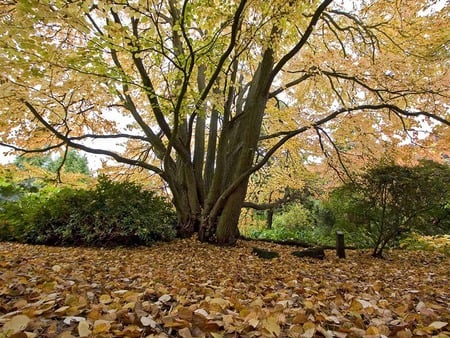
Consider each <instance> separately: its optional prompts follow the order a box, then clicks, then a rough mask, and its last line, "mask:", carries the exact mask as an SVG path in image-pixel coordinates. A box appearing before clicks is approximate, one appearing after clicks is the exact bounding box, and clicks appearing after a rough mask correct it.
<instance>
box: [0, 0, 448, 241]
mask: <svg viewBox="0 0 450 338" xmlns="http://www.w3.org/2000/svg"><path fill="white" fill-rule="evenodd" d="M343 3H347V5H346V6H344V5H343ZM433 3H435V1H427V0H414V1H408V3H399V2H394V1H388V0H373V1H370V0H368V1H355V2H354V4H353V5H352V6H348V2H346V1H344V2H341V1H339V2H336V3H334V2H333V1H332V0H322V1H316V0H312V1H296V0H292V1H280V0H268V1H266V0H264V1H262V0H231V1H204V0H194V1H193V0H159V1H156V0H145V1H144V0H117V1H94V0H83V1H81V0H71V1H68V0H67V1H64V0H58V1H53V0H52V1H50V0H9V1H3V2H2V4H1V5H0V13H1V18H0V20H1V21H0V22H1V26H0V41H1V42H0V64H1V65H2V67H1V73H0V76H1V83H2V85H1V95H0V96H1V97H0V112H1V121H0V128H1V129H0V137H1V145H6V146H9V147H10V148H12V149H13V150H16V151H46V150H52V149H54V148H58V147H71V148H76V149H80V150H83V151H86V152H90V153H95V154H103V155H107V156H110V157H111V158H112V159H114V160H116V161H118V162H121V163H123V164H126V165H129V166H132V167H141V168H143V169H145V170H149V171H152V172H154V173H156V174H158V175H159V176H160V177H161V178H162V179H163V180H164V181H165V182H166V183H167V185H168V186H169V187H170V191H171V194H172V196H173V202H174V204H175V207H176V209H177V213H178V218H179V227H180V228H179V230H180V233H182V234H191V233H193V232H195V231H198V233H199V237H200V239H201V240H204V241H212V242H217V243H219V244H233V243H234V242H235V241H236V238H237V235H238V229H237V224H238V219H239V214H240V209H241V206H242V204H243V202H244V199H245V196H246V191H247V186H248V182H249V177H250V175H251V174H252V173H254V172H256V171H257V170H259V169H260V168H262V167H263V166H264V165H265V164H266V163H267V162H268V161H269V159H270V158H271V157H272V156H273V155H274V154H275V152H276V151H277V150H278V151H279V150H280V148H282V147H283V146H284V145H285V144H286V142H287V141H288V140H290V139H293V138H296V137H298V136H299V135H300V136H302V137H301V140H303V141H302V143H300V145H299V146H302V145H304V147H305V149H306V148H307V147H309V146H310V144H311V143H314V142H315V143H316V144H319V145H320V147H321V148H322V150H323V152H324V153H325V154H329V153H330V151H334V150H340V151H345V149H346V147H349V146H353V145H354V142H356V141H353V140H356V139H357V140H358V141H361V140H362V136H363V135H366V136H367V137H368V138H369V141H365V142H366V144H370V143H372V144H374V145H377V144H379V143H380V142H383V141H386V139H391V140H393V141H395V140H396V139H397V138H398V137H399V135H400V134H399V130H403V131H405V132H408V131H411V129H413V128H415V127H416V126H418V125H420V123H427V122H429V121H430V120H433V121H434V122H431V123H429V125H430V126H436V125H437V126H438V127H439V125H448V124H449V122H448V105H447V104H448V95H449V88H448V84H449V76H448V69H447V67H448V50H449V49H448V48H449V46H448V31H450V29H448V20H447V17H448V9H449V7H448V4H447V5H446V7H444V8H439V3H438V4H437V5H434V6H432V4H433ZM443 3H445V1H444V2H443ZM441 7H442V6H441ZM381 135H383V137H381ZM403 136H404V135H403ZM370 137H372V140H370ZM377 139H378V141H376V140H377ZM99 140H100V141H102V143H101V144H103V145H104V144H105V141H107V140H108V141H110V142H111V143H112V144H116V143H118V142H120V145H121V146H117V147H116V148H115V149H113V148H111V147H110V148H105V147H103V148H102V147H101V146H100V143H99V142H98V141H99ZM337 140H342V141H345V140H346V141H345V142H344V143H345V146H344V145H340V144H339V142H337ZM350 141H352V142H350ZM363 143H364V141H363ZM257 153H258V154H259V156H258V157H256V156H255V154H257ZM338 161H339V162H341V161H342V158H341V157H340V156H339V157H338Z"/></svg>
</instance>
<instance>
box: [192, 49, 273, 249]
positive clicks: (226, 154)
mask: <svg viewBox="0 0 450 338" xmlns="http://www.w3.org/2000/svg"><path fill="white" fill-rule="evenodd" d="M272 67H273V52H272V50H271V49H268V50H266V52H265V53H264V56H263V60H262V62H261V64H260V65H259V67H258V69H257V71H256V72H255V76H254V78H253V81H252V84H251V86H250V89H249V92H248V95H247V97H246V101H245V107H244V110H243V112H242V113H241V114H240V115H238V116H235V117H234V121H230V122H229V123H228V124H227V125H224V127H223V130H222V135H221V140H220V142H219V149H218V154H217V162H216V170H215V173H214V177H213V182H212V186H211V189H210V191H209V194H208V197H207V201H206V202H205V207H204V209H203V211H204V213H203V220H202V224H201V227H203V228H202V229H201V230H200V232H199V238H200V240H202V241H215V242H216V243H218V244H220V245H233V244H235V243H236V240H237V239H238V237H239V229H238V222H239V216H240V213H241V208H242V204H243V202H244V199H245V195H246V193H247V186H248V176H249V175H250V174H249V175H248V176H246V177H243V174H244V173H247V172H248V171H249V169H250V168H251V167H252V165H253V161H254V155H255V153H256V147H257V145H258V139H259V136H260V131H261V124H262V119H263V116H264V111H265V108H266V103H267V100H268V92H269V89H270V85H269V83H270V71H271V69H272ZM249 125H250V126H252V128H250V129H249V128H248V126H249ZM234 186H235V188H234V189H233V190H230V189H231V188H230V187H234Z"/></svg>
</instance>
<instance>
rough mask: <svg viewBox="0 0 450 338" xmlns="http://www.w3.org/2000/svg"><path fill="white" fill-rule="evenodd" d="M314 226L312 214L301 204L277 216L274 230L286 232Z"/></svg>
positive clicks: (290, 207)
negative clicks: (281, 229)
mask: <svg viewBox="0 0 450 338" xmlns="http://www.w3.org/2000/svg"><path fill="white" fill-rule="evenodd" d="M313 225H314V220H313V218H312V215H311V212H310V211H309V210H308V209H306V208H305V207H303V206H302V205H301V204H293V205H290V206H288V207H287V208H286V211H284V212H282V213H281V214H275V216H274V219H273V226H274V228H283V229H286V230H294V231H295V230H300V229H303V228H308V227H311V226H313Z"/></svg>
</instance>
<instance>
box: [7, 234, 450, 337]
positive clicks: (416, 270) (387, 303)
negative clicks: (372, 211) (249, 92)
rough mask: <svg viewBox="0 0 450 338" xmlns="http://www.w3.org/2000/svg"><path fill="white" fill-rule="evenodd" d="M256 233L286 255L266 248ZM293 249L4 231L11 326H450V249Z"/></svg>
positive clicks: (84, 332) (152, 330) (130, 332)
mask: <svg viewBox="0 0 450 338" xmlns="http://www.w3.org/2000/svg"><path fill="white" fill-rule="evenodd" d="M256 245H257V246H258V247H263V248H266V249H269V250H276V251H278V252H279V253H280V257H278V258H275V259H273V260H264V259H261V258H258V257H256V256H254V255H252V247H253V246H256ZM293 250H294V249H293V248H292V247H287V246H280V245H275V244H270V243H255V242H246V241H244V242H239V243H238V245H237V246H236V247H226V248H223V247H216V246H213V245H208V244H203V243H199V242H198V241H196V240H194V239H184V240H177V241H174V242H171V243H160V244H156V245H154V246H152V247H149V248H114V249H100V248H99V249H96V248H61V247H48V246H32V245H24V244H17V243H0V337H14V338H18V337H61V338H68V337H183V338H186V337H213V338H217V337H383V336H387V337H394V336H396V337H417V336H423V337H432V336H434V337H449V336H450V327H449V326H450V325H449V323H450V308H449V305H450V289H449V279H450V276H449V271H450V258H449V257H446V256H443V255H441V254H433V253H430V252H420V251H390V252H387V253H386V259H384V260H380V259H373V258H371V257H370V253H369V252H366V251H353V250H352V251H347V258H346V259H341V260H339V259H338V258H336V255H335V252H333V251H331V250H330V251H326V258H325V259H324V260H316V259H313V258H298V257H295V256H292V255H291V252H292V251H293Z"/></svg>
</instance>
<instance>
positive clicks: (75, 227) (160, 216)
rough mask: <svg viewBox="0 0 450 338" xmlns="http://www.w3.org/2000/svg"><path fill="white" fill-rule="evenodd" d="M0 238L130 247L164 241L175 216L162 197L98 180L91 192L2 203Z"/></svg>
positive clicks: (171, 230)
mask: <svg viewBox="0 0 450 338" xmlns="http://www.w3.org/2000/svg"><path fill="white" fill-rule="evenodd" d="M2 214H3V215H2V217H1V219H3V223H0V239H6V240H18V241H23V242H29V243H40V244H51V245H65V244H71V245H72V244H73V245H79V244H81V245H102V246H103V245H105V246H109V245H135V244H150V243H152V242H154V241H157V240H170V239H172V238H174V236H175V224H176V216H175V213H174V211H173V209H172V208H171V205H170V204H168V203H167V202H166V201H165V200H164V199H163V198H161V197H159V196H156V195H155V193H154V192H152V191H145V190H143V189H142V188H141V187H140V186H138V185H136V184H134V183H130V182H124V183H119V182H113V181H111V180H109V179H108V178H106V177H100V178H99V180H98V183H97V185H96V186H95V188H93V189H91V190H81V189H78V190H77V189H69V188H64V189H61V190H59V191H57V192H55V193H53V194H51V195H44V196H39V195H29V196H27V197H24V198H22V199H21V200H19V201H18V202H16V203H7V204H5V206H4V210H3V212H2Z"/></svg>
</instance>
